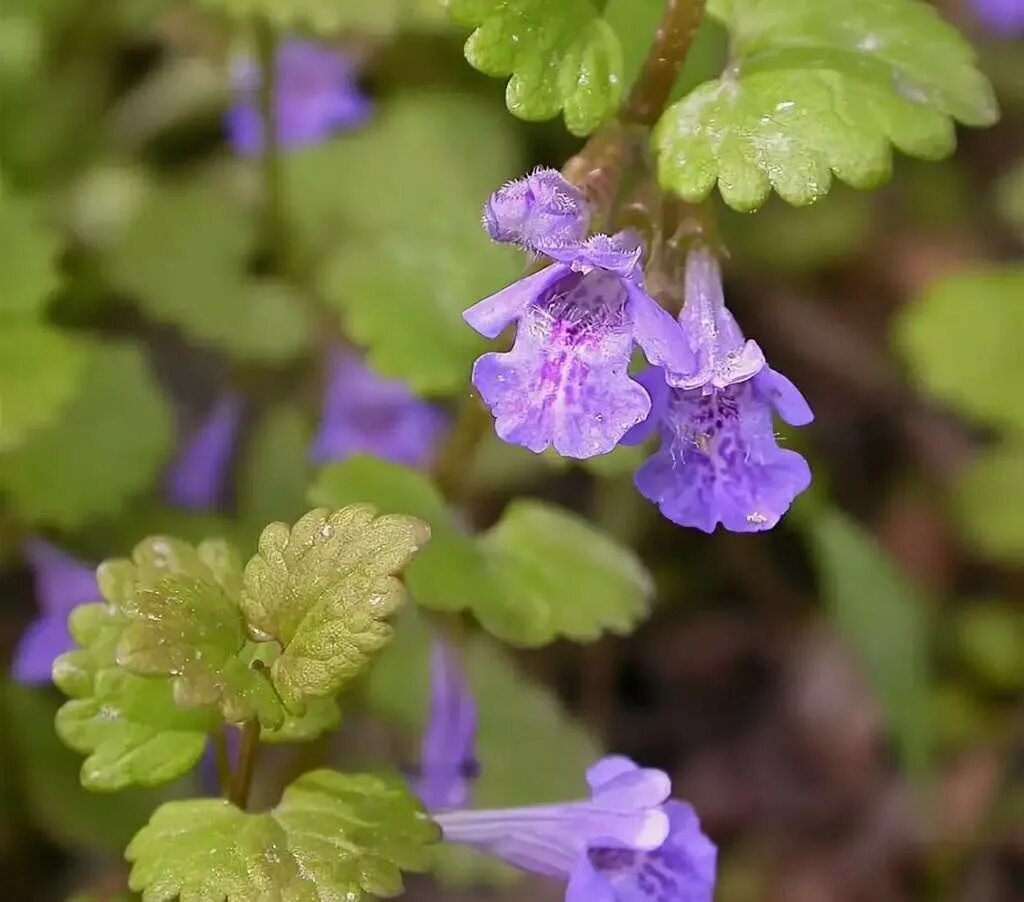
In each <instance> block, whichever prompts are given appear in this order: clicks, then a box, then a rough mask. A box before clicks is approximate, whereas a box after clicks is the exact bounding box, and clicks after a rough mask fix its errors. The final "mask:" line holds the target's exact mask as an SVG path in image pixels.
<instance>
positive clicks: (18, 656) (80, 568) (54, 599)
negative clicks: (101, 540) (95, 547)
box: [12, 539, 100, 683]
mask: <svg viewBox="0 0 1024 902" xmlns="http://www.w3.org/2000/svg"><path fill="white" fill-rule="evenodd" d="M25 557H26V559H27V560H28V564H29V567H30V569H31V570H32V577H33V580H34V583H35V595H36V602H37V604H38V605H39V609H40V611H41V616H40V617H39V618H38V619H37V620H35V621H34V622H33V623H32V624H30V625H29V627H28V629H27V630H26V631H25V632H24V634H22V637H21V639H20V640H19V642H18V646H17V648H16V650H15V652H14V661H13V664H12V673H13V675H14V677H15V679H17V680H19V681H21V682H25V683H46V682H49V681H50V678H51V671H52V669H53V661H54V659H55V658H56V657H57V656H58V655H61V654H63V653H64V652H66V651H70V650H71V649H72V648H73V647H74V641H73V640H72V638H71V634H70V633H69V632H68V627H67V619H68V615H69V614H70V613H71V611H72V610H73V609H74V608H76V607H77V606H78V605H80V604H86V603H88V602H91V601H96V600H98V599H99V597H100V591H99V586H97V584H96V571H95V568H93V567H91V566H89V565H88V564H85V563H83V562H82V561H80V560H78V559H77V558H75V557H73V556H72V555H70V554H68V553H67V552H65V551H62V550H61V549H60V548H57V547H56V546H55V545H51V544H50V543H49V542H45V541H43V540H42V539H29V540H28V541H27V542H26V543H25Z"/></svg>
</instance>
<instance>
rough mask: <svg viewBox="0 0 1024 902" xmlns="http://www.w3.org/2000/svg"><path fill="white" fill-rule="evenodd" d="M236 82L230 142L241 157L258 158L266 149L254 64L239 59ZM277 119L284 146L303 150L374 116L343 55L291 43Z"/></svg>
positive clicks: (280, 64) (283, 59)
mask: <svg viewBox="0 0 1024 902" xmlns="http://www.w3.org/2000/svg"><path fill="white" fill-rule="evenodd" d="M233 77H234V82H235V90H236V92H237V94H238V102H237V103H236V104H235V105H234V106H233V107H232V108H231V109H230V110H229V111H228V114H227V128H228V138H229V140H230V141H231V145H232V147H234V149H235V150H236V151H237V152H238V153H239V154H242V155H243V156H255V155H257V154H259V153H261V152H262V150H263V121H262V118H261V116H260V108H259V89H260V70H259V67H258V66H257V65H256V64H255V63H254V62H253V61H252V60H250V59H245V60H239V61H238V63H237V64H236V67H235V71H234V73H233ZM276 114H277V131H278V139H279V141H280V142H281V146H282V147H284V148H295V147H304V146H306V145H309V144H317V143H319V142H320V141H323V140H324V139H326V138H327V137H328V136H329V135H331V134H332V133H334V132H336V131H340V130H343V129H348V128H355V127H356V126H359V125H362V124H363V122H365V121H366V119H367V117H368V116H369V115H370V101H369V100H368V99H367V98H366V96H365V95H364V94H363V93H362V92H361V91H360V90H359V87H358V85H357V84H356V83H355V77H354V73H353V71H352V66H351V64H350V63H349V61H348V60H347V59H346V58H345V57H344V56H343V55H342V54H340V53H339V52H337V51H336V50H331V49H328V48H326V47H322V46H319V45H317V44H313V43H311V42H309V41H300V40H294V39H293V40H290V41H287V42H286V43H284V44H283V45H282V47H281V49H280V50H279V51H278V54H277V110H276Z"/></svg>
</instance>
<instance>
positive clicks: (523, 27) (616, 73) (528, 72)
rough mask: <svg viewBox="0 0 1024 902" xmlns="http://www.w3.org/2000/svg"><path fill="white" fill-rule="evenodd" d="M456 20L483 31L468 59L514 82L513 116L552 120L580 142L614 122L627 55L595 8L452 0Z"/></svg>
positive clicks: (580, 2)
mask: <svg viewBox="0 0 1024 902" xmlns="http://www.w3.org/2000/svg"><path fill="white" fill-rule="evenodd" d="M448 9H449V11H450V12H451V14H452V17H453V18H454V19H455V20H456V21H457V22H459V23H460V24H462V25H467V26H470V27H475V28H476V30H475V31H474V32H473V33H472V34H471V35H470V36H469V40H468V41H466V59H467V60H468V61H469V63H470V65H471V66H473V67H474V68H475V69H479V70H480V71H481V72H483V73H484V74H485V75H493V76H495V77H504V76H506V75H511V76H512V77H511V79H510V80H509V83H508V87H507V89H506V91H505V102H506V104H507V106H508V108H509V112H511V113H513V114H514V115H516V116H518V117H519V118H520V119H527V120H540V119H552V118H554V117H555V116H557V115H558V113H559V112H560V111H562V112H564V114H565V125H566V127H567V128H568V129H569V131H570V132H572V133H573V134H574V135H586V134H589V133H590V132H592V131H593V130H594V129H595V128H597V127H598V126H599V125H600V124H601V123H602V122H604V121H605V120H606V119H608V118H610V117H611V116H612V115H613V114H614V112H615V110H616V108H617V107H618V105H619V99H620V98H621V96H622V88H623V85H622V47H621V46H620V44H619V38H618V35H617V34H616V33H615V30H614V29H613V28H612V27H611V26H610V25H609V24H608V23H607V22H606V21H605V20H604V18H603V16H602V15H601V14H600V12H599V11H598V7H597V5H595V4H594V3H593V2H591V0H561V2H559V3H550V2H548V0H448Z"/></svg>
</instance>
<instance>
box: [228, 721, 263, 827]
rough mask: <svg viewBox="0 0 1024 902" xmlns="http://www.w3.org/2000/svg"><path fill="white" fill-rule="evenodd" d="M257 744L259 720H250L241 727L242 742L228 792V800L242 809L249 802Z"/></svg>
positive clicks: (258, 740) (258, 739)
mask: <svg viewBox="0 0 1024 902" xmlns="http://www.w3.org/2000/svg"><path fill="white" fill-rule="evenodd" d="M259 744H260V725H259V721H256V720H250V721H248V722H247V723H246V724H245V726H244V727H243V729H242V744H241V747H240V748H239V750H238V763H237V764H236V765H235V772H234V773H233V774H232V776H231V791H230V792H229V793H228V801H230V802H231V803H232V804H234V805H237V806H238V807H239V808H241V809H243V810H244V809H245V807H246V806H247V805H248V804H249V790H250V789H251V788H252V775H253V770H254V767H255V764H256V752H257V750H258V749H259Z"/></svg>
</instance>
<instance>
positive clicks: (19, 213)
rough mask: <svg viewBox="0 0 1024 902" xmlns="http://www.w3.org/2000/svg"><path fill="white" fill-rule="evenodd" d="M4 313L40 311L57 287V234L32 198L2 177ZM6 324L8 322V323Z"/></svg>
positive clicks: (0, 296) (0, 301) (0, 283)
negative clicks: (16, 191)
mask: <svg viewBox="0 0 1024 902" xmlns="http://www.w3.org/2000/svg"><path fill="white" fill-rule="evenodd" d="M0 247H2V248H3V249H4V263H3V266H0V316H31V315H33V314H36V313H38V312H39V311H40V310H41V309H42V307H43V305H44V304H45V302H46V300H47V298H48V297H49V295H50V294H51V293H52V292H53V290H54V289H55V288H56V287H57V252H58V250H59V243H58V241H57V236H56V235H55V234H53V233H52V232H51V231H49V230H48V229H47V228H46V227H45V226H44V225H43V223H42V222H41V221H40V214H39V210H38V208H37V205H36V204H35V203H34V201H33V200H32V199H31V198H27V197H20V196H18V195H16V194H12V193H11V191H10V190H9V189H8V188H7V187H5V185H4V184H3V181H0ZM5 328H6V326H5Z"/></svg>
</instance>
